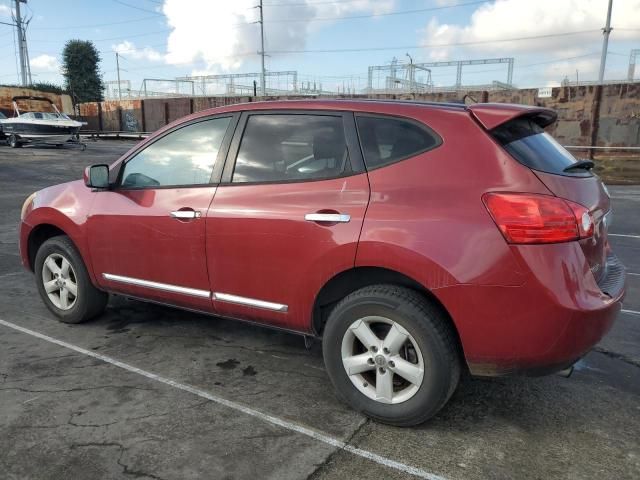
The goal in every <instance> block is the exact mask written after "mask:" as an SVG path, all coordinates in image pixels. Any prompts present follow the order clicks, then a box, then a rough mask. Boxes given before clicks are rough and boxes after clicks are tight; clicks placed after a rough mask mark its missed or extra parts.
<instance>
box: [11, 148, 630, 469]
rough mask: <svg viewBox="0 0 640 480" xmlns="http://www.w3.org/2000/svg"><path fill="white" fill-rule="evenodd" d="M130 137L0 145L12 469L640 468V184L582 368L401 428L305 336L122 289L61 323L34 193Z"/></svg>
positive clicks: (454, 405)
mask: <svg viewBox="0 0 640 480" xmlns="http://www.w3.org/2000/svg"><path fill="white" fill-rule="evenodd" d="M132 145H134V144H133V143H132V142H123V141H99V142H95V143H93V142H90V143H89V144H88V148H87V150H86V151H85V152H82V151H80V150H78V149H66V148H65V149H55V148H22V149H10V148H8V147H5V146H0V207H1V208H0V478H2V479H8V480H9V479H21V480H22V479H65V480H66V479H124V478H128V479H131V478H135V479H162V480H169V479H180V480H183V479H196V478H197V479H232V478H233V479H245V478H252V479H253V478H256V479H258V478H259V479H263V478H265V479H278V480H279V479H306V478H311V479H368V480H370V479H373V478H379V479H395V478H399V479H400V478H431V479H437V478H444V479H451V480H454V479H459V480H463V479H470V480H471V479H485V478H491V479H494V478H495V479H515V478H517V479H550V478H560V479H582V478H584V479H591V478H602V479H637V478H640V186H636V187H634V186H624V187H615V186H612V187H610V190H611V195H612V201H613V206H614V207H613V208H614V220H613V224H612V226H611V229H610V233H611V236H610V240H611V243H612V244H613V247H614V250H615V252H616V253H617V254H618V256H619V257H620V258H621V259H622V261H623V263H624V264H625V265H626V266H627V268H628V295H627V298H626V301H625V305H624V312H623V313H621V314H620V316H619V318H618V320H617V323H616V324H615V326H614V328H613V329H612V331H611V332H610V333H609V334H608V335H607V337H605V338H604V339H603V341H602V342H601V343H600V344H599V345H598V346H597V347H596V349H595V350H594V351H593V352H592V353H590V354H589V355H587V356H586V357H585V358H584V359H582V360H581V361H580V362H579V363H578V365H577V368H576V371H575V372H574V374H573V375H572V376H571V377H570V378H562V377H559V376H549V377H542V378H522V377H515V378H499V379H474V378H470V377H468V376H465V377H464V378H463V379H462V382H461V384H460V387H459V388H458V390H457V391H456V393H455V394H454V396H453V398H452V399H451V401H450V402H449V404H448V405H447V406H446V407H445V408H444V409H443V410H442V411H441V412H440V413H439V414H438V415H437V416H436V417H435V418H434V419H432V420H431V421H429V422H427V423H426V424H424V425H421V426H419V427H416V428H409V429H406V428H404V429H403V428H394V427H388V426H385V425H381V424H378V423H376V422H373V421H370V420H368V419H366V418H365V417H363V416H362V415H360V414H358V413H355V412H353V411H352V410H350V409H349V408H348V407H346V406H345V405H343V404H342V403H340V402H339V401H338V400H337V399H336V398H335V396H334V394H333V390H332V387H331V384H330V382H329V379H328V377H327V374H326V372H325V371H324V366H323V362H322V355H321V348H320V345H319V344H318V343H315V344H313V345H312V346H311V348H310V349H307V348H305V345H304V342H303V339H302V337H300V336H296V335H293V334H287V333H282V332H277V331H273V330H269V329H266V328H261V327H258V326H252V325H247V324H244V323H239V322H234V321H230V320H224V319H220V318H215V317H207V316H203V315H198V314H194V313H189V312H184V311H180V310H175V309H170V308H165V307H160V306H155V305H150V304H145V303H141V302H137V301H133V300H127V299H124V298H121V297H113V298H112V299H111V301H110V305H109V308H108V310H107V312H106V313H105V314H104V315H103V316H102V317H100V318H98V319H96V320H95V321H92V322H89V323H86V324H82V325H65V324H63V323H60V322H58V321H56V320H55V318H54V317H53V316H52V315H51V314H50V313H49V311H48V310H47V309H46V308H45V307H44V305H43V303H42V302H41V300H40V298H39V296H38V293H37V291H36V287H35V283H34V279H33V276H32V274H30V273H28V272H26V271H24V270H23V268H22V266H21V264H20V258H19V255H18V246H17V233H18V230H17V227H18V223H19V218H20V209H21V206H22V203H23V201H24V200H25V198H26V197H27V196H28V195H29V194H30V193H32V192H33V191H35V190H38V189H41V188H43V187H46V186H48V185H52V184H55V183H60V182H65V181H69V180H74V179H78V178H81V176H82V170H83V168H84V167H85V166H87V165H90V164H94V163H105V162H106V163H108V162H111V161H113V160H115V159H116V158H118V156H119V155H121V154H122V153H124V152H125V151H126V150H127V149H128V148H130V147H131V146H132Z"/></svg>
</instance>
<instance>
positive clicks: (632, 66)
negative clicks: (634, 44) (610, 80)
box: [627, 48, 640, 82]
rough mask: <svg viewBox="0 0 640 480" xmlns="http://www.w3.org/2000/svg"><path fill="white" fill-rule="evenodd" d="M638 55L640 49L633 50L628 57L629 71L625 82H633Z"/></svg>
mask: <svg viewBox="0 0 640 480" xmlns="http://www.w3.org/2000/svg"><path fill="white" fill-rule="evenodd" d="M639 55H640V48H634V49H633V50H631V55H629V71H628V72H627V80H628V81H630V82H633V77H634V76H635V73H636V58H637V57H638V56H639Z"/></svg>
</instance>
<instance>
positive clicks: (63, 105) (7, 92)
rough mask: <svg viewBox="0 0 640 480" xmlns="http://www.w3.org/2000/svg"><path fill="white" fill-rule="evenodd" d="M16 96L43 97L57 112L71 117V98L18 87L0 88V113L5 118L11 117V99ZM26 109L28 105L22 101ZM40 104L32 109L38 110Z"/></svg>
mask: <svg viewBox="0 0 640 480" xmlns="http://www.w3.org/2000/svg"><path fill="white" fill-rule="evenodd" d="M18 96H33V97H45V98H48V99H49V100H51V101H52V102H53V103H54V104H55V106H56V107H58V110H60V111H61V112H62V113H67V114H69V115H73V104H72V103H71V97H70V96H69V95H64V94H63V95H58V94H56V93H48V92H41V91H39V90H32V89H30V88H20V87H0V111H1V112H2V113H4V114H5V115H6V116H7V117H12V116H13V105H12V103H11V99H12V98H13V97H18ZM20 104H21V105H23V106H26V107H27V108H28V103H27V102H26V101H24V100H23V101H22V102H21V103H20ZM41 106H42V104H41V102H37V103H34V104H33V107H34V108H40V107H41Z"/></svg>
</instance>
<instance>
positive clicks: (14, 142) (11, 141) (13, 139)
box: [9, 135, 22, 148]
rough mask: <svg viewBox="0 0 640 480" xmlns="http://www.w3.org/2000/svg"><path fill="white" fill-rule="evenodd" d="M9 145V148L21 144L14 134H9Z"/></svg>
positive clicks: (17, 146)
mask: <svg viewBox="0 0 640 480" xmlns="http://www.w3.org/2000/svg"><path fill="white" fill-rule="evenodd" d="M9 146H10V147H11V148H20V147H21V146H22V143H20V140H18V137H17V136H16V135H10V136H9Z"/></svg>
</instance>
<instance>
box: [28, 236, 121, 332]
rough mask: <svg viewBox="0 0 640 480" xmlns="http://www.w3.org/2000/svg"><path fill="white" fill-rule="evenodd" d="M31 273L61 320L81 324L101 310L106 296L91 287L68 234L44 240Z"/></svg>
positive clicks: (46, 301) (105, 302) (49, 306)
mask: <svg viewBox="0 0 640 480" xmlns="http://www.w3.org/2000/svg"><path fill="white" fill-rule="evenodd" d="M34 272H35V275H36V283H37V285H38V292H39V293H40V296H41V297H42V300H43V301H44V303H45V305H46V306H47V308H48V309H49V310H51V311H52V312H53V313H54V314H55V315H56V316H57V317H58V318H59V319H60V320H61V321H63V322H65V323H81V322H84V321H86V320H89V319H91V318H93V317H95V316H96V315H99V314H100V313H102V312H103V311H104V309H105V307H106V305H107V301H108V299H109V296H108V294H106V293H105V292H102V291H101V290H98V289H97V288H96V287H94V286H93V284H92V283H91V279H90V278H89V273H88V272H87V268H86V267H85V265H84V262H83V261H82V257H81V256H80V253H79V252H78V250H77V249H76V247H75V245H74V244H73V242H72V241H71V240H70V239H69V237H67V236H63V235H61V236H57V237H53V238H50V239H49V240H47V241H46V242H44V243H43V244H42V246H41V247H40V248H39V249H38V252H37V253H36V258H35V264H34Z"/></svg>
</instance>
